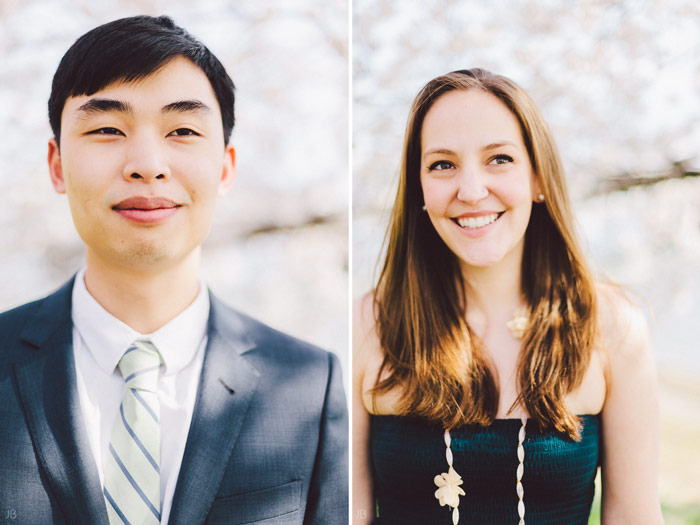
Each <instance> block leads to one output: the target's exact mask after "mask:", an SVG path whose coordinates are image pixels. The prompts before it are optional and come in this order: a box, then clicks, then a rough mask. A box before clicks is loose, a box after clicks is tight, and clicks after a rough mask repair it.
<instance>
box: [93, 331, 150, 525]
mask: <svg viewBox="0 0 700 525" xmlns="http://www.w3.org/2000/svg"><path fill="white" fill-rule="evenodd" d="M161 363H162V359H161V357H160V354H159V353H158V350H157V349H156V347H155V346H153V343H151V342H150V341H134V342H133V343H132V344H131V346H130V347H129V348H128V349H127V351H126V352H125V353H124V355H123V356H122V358H121V360H120V361H119V370H120V371H121V373H122V377H123V378H124V381H125V382H126V392H125V393H124V397H123V398H122V402H121V405H120V406H119V413H118V414H117V417H116V419H115V420H114V426H113V427H112V435H111V439H110V441H109V452H108V453H107V456H106V458H105V461H104V496H105V500H106V505H107V514H108V515H109V523H110V525H114V524H122V523H126V524H156V523H160V424H159V418H160V404H159V401H158V374H159V369H160V364H161Z"/></svg>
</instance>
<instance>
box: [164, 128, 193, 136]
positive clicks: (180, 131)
mask: <svg viewBox="0 0 700 525" xmlns="http://www.w3.org/2000/svg"><path fill="white" fill-rule="evenodd" d="M169 135H170V136H174V137H199V133H197V132H196V131H194V130H191V129H189V128H178V129H176V130H175V131H171V132H170V133H169Z"/></svg>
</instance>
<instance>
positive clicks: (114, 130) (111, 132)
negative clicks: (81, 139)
mask: <svg viewBox="0 0 700 525" xmlns="http://www.w3.org/2000/svg"><path fill="white" fill-rule="evenodd" d="M88 135H124V133H122V132H121V131H119V130H118V129H117V128H99V129H95V130H93V131H89V132H88Z"/></svg>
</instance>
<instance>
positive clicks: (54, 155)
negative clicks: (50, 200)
mask: <svg viewBox="0 0 700 525" xmlns="http://www.w3.org/2000/svg"><path fill="white" fill-rule="evenodd" d="M47 160H48V162H49V175H50V176H51V184H53V189H54V190H56V192H57V193H65V192H66V180H65V179H64V178H63V166H62V165H61V152H60V150H59V149H58V143H57V142H56V139H55V138H52V139H51V140H49V153H48V155H47Z"/></svg>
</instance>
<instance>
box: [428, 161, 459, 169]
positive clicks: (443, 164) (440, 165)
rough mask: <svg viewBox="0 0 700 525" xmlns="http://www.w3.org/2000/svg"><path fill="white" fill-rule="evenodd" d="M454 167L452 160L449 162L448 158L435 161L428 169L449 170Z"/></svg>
mask: <svg viewBox="0 0 700 525" xmlns="http://www.w3.org/2000/svg"><path fill="white" fill-rule="evenodd" d="M452 168H454V164H452V163H451V162H448V161H446V160H439V161H437V162H433V163H432V164H431V165H430V166H428V171H435V170H438V171H442V170H449V169H452Z"/></svg>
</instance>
